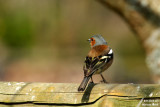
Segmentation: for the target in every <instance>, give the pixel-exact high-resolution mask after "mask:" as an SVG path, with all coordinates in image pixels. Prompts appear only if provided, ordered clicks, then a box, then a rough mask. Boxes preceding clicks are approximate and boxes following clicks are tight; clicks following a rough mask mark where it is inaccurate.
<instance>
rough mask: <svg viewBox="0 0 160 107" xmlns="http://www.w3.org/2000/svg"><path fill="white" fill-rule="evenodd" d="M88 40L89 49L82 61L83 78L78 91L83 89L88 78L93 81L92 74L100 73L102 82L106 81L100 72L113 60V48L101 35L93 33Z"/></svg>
mask: <svg viewBox="0 0 160 107" xmlns="http://www.w3.org/2000/svg"><path fill="white" fill-rule="evenodd" d="M88 41H89V43H90V46H91V49H90V51H89V53H88V55H87V56H86V58H85V61H84V65H83V71H84V78H83V80H82V82H81V84H80V86H79V88H78V91H84V90H85V88H86V86H87V84H88V81H89V80H90V79H91V82H92V83H93V79H92V75H95V74H100V76H101V77H102V82H104V83H107V81H106V80H105V78H104V77H103V75H102V72H104V71H105V70H106V69H108V68H109V67H110V66H111V64H112V62H113V50H112V48H110V47H109V46H108V44H107V42H106V41H105V39H104V38H103V37H102V36H101V35H93V36H92V37H90V38H89V39H88Z"/></svg>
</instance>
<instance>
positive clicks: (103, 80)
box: [100, 74, 108, 83]
mask: <svg viewBox="0 0 160 107" xmlns="http://www.w3.org/2000/svg"><path fill="white" fill-rule="evenodd" d="M100 75H101V77H102V82H104V83H108V82H107V81H106V80H105V79H104V77H103V75H102V74H100Z"/></svg>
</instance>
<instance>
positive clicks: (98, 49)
mask: <svg viewBox="0 0 160 107" xmlns="http://www.w3.org/2000/svg"><path fill="white" fill-rule="evenodd" d="M106 50H109V48H108V46H107V45H99V46H95V47H92V49H91V50H90V51H89V53H88V56H89V57H97V56H99V55H101V54H103V53H104V52H105V51H106Z"/></svg>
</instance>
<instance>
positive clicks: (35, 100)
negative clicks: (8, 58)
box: [0, 82, 160, 107]
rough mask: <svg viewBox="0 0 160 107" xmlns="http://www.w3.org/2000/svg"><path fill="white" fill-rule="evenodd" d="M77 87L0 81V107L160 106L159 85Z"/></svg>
mask: <svg viewBox="0 0 160 107" xmlns="http://www.w3.org/2000/svg"><path fill="white" fill-rule="evenodd" d="M78 86H79V84H72V83H70V84H69V83H25V82H0V107H7V106H16V107H17V106H18V107H23V106H25V107H27V106H29V107H30V106H31V107H32V106H40V107H45V106H47V107H48V106H86V107H130V106H131V107H146V106H153V107H160V85H158V84H145V85H144V84H140V85H139V84H91V83H90V84H89V85H88V87H87V89H86V90H85V91H84V92H78V91H77V88H78Z"/></svg>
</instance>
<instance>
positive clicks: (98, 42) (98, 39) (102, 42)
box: [92, 35, 107, 46]
mask: <svg viewBox="0 0 160 107" xmlns="http://www.w3.org/2000/svg"><path fill="white" fill-rule="evenodd" d="M92 37H93V38H94V39H95V40H96V44H95V45H94V46H98V45H107V42H106V41H105V40H104V38H103V37H102V36H101V35H94V36H92Z"/></svg>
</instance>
